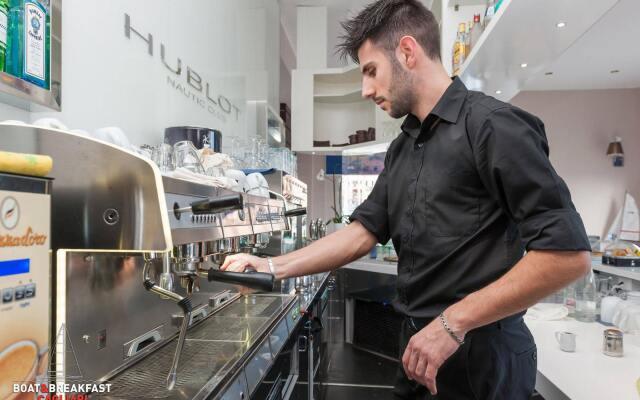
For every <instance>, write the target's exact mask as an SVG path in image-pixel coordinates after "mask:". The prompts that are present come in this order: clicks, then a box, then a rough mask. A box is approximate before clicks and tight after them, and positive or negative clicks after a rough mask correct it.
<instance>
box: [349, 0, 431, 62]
mask: <svg viewBox="0 0 640 400" xmlns="http://www.w3.org/2000/svg"><path fill="white" fill-rule="evenodd" d="M341 25H342V27H343V28H344V30H345V33H344V34H343V35H341V36H340V39H341V40H342V43H340V44H338V46H337V52H338V54H340V56H341V57H342V58H343V59H344V58H347V57H350V58H351V59H352V60H353V61H354V62H356V63H360V61H359V60H358V49H360V46H362V44H363V43H364V42H365V41H366V40H367V39H371V41H372V42H373V43H374V44H376V45H379V46H382V47H383V48H384V49H385V50H387V51H389V52H393V51H395V49H396V47H398V42H399V41H400V38H402V37H403V36H405V35H410V36H413V37H414V38H415V39H416V41H417V42H418V43H419V44H420V46H422V49H423V50H424V51H425V53H426V54H427V56H428V57H429V58H431V59H432V60H440V30H439V27H438V22H437V21H436V19H435V17H434V16H433V13H432V12H431V11H429V10H428V9H427V8H426V7H425V6H424V5H423V4H422V3H420V2H419V1H418V0H378V1H376V2H374V3H371V4H369V5H368V6H366V7H365V8H364V10H362V11H360V13H359V14H358V15H357V16H356V17H354V18H353V19H350V20H347V21H344V22H342V23H341Z"/></svg>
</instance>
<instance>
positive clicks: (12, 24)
mask: <svg viewBox="0 0 640 400" xmlns="http://www.w3.org/2000/svg"><path fill="white" fill-rule="evenodd" d="M47 14H48V12H47V9H46V8H45V7H44V6H43V5H42V3H40V2H39V1H37V0H10V3H9V32H8V40H7V50H8V51H7V52H8V55H9V57H8V58H7V69H6V70H7V72H9V73H10V74H11V75H14V76H16V77H18V78H21V79H24V80H26V81H29V82H31V83H33V84H35V85H38V86H40V87H43V88H45V89H48V88H49V82H48V81H47V77H48V73H47V69H48V67H49V60H48V59H49V54H47V51H48V50H49V46H47V45H46V41H47V38H48V37H49V34H48V32H47V29H48V26H47Z"/></svg>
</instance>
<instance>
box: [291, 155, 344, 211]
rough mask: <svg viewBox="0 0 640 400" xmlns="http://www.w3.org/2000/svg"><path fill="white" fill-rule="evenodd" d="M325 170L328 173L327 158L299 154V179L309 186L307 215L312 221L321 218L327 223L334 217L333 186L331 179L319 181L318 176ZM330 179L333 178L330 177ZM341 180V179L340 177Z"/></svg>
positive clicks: (338, 194)
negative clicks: (321, 170)
mask: <svg viewBox="0 0 640 400" xmlns="http://www.w3.org/2000/svg"><path fill="white" fill-rule="evenodd" d="M320 169H324V170H325V171H326V162H325V156H322V155H311V154H298V178H299V179H300V180H302V181H303V182H305V183H306V184H307V193H309V197H308V199H307V215H308V216H309V217H310V218H312V219H317V218H321V219H322V220H323V221H324V222H327V221H328V220H330V219H331V218H332V217H333V211H332V210H331V206H332V205H333V200H332V198H333V186H332V182H331V181H330V180H329V179H325V180H324V181H318V180H317V179H316V175H317V174H318V172H319V171H320ZM328 177H331V176H330V175H328ZM338 179H339V177H338ZM337 184H338V181H336V194H337V198H338V201H339V198H340V193H339V192H338V191H337V190H338V189H337V188H338V186H337Z"/></svg>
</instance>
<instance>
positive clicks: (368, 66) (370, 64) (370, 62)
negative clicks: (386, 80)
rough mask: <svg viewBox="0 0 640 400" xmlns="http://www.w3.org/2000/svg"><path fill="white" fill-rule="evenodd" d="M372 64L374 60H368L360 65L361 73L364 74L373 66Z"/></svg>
mask: <svg viewBox="0 0 640 400" xmlns="http://www.w3.org/2000/svg"><path fill="white" fill-rule="evenodd" d="M373 66H374V62H373V61H369V62H368V63H366V64H365V65H364V66H363V67H362V73H363V74H366V73H367V71H369V70H370V69H371V68H373Z"/></svg>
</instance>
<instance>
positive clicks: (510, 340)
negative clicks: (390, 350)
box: [393, 315, 537, 400]
mask: <svg viewBox="0 0 640 400" xmlns="http://www.w3.org/2000/svg"><path fill="white" fill-rule="evenodd" d="M428 322H430V321H429V320H423V321H416V320H415V319H413V320H411V319H409V318H405V320H404V322H403V324H402V329H401V332H400V357H399V358H400V364H399V366H398V371H397V374H396V383H395V387H394V389H393V394H394V398H395V399H397V400H400V399H402V400H409V399H410V400H414V399H415V400H418V399H420V400H424V399H441V400H445V399H447V400H448V399H451V400H466V399H469V400H521V399H522V400H525V399H529V398H530V397H531V395H532V394H533V390H534V387H535V383H536V368H537V351H536V344H535V342H534V341H533V336H532V335H531V332H529V329H528V328H527V326H526V325H525V324H524V321H523V320H522V316H521V315H517V316H513V317H509V318H505V319H504V320H501V321H498V322H494V323H493V324H490V325H487V326H483V327H481V328H478V329H474V330H473V331H470V332H469V333H468V334H467V336H466V337H465V343H464V344H463V345H462V346H460V347H459V348H458V350H457V351H456V352H455V353H454V354H453V355H452V356H451V357H450V358H449V359H448V360H447V361H445V363H444V364H443V365H442V366H441V367H440V369H439V370H438V374H437V376H436V386H437V388H438V394H437V395H436V396H432V395H431V394H430V393H429V390H428V389H427V388H426V387H425V386H422V385H420V384H418V383H416V382H415V381H411V380H409V379H408V378H407V376H406V375H405V373H404V368H403V367H402V355H403V354H404V350H405V348H406V347H407V343H408V342H409V339H410V338H411V336H413V335H414V334H416V333H417V332H418V331H419V330H420V329H422V328H423V327H424V326H426V324H427V323H428Z"/></svg>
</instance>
